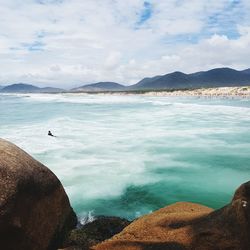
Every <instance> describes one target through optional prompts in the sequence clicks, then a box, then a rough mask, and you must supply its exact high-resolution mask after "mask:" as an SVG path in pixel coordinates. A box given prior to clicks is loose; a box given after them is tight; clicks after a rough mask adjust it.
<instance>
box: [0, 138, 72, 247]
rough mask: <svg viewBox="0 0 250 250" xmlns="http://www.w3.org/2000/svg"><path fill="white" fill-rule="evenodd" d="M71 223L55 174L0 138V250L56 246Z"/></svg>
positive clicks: (62, 191)
mask: <svg viewBox="0 0 250 250" xmlns="http://www.w3.org/2000/svg"><path fill="white" fill-rule="evenodd" d="M75 225H76V216H75V213H74V212H73V210H72V208H71V206H70V204H69V200H68V197H67V195H66V193H65V191H64V189H63V187H62V185H61V183H60V181H59V180H58V179H57V177H56V176H55V175H54V174H53V173H52V172H51V171H50V170H49V169H48V168H47V167H45V166H44V165H42V164H41V163H39V162H38V161H36V160H35V159H33V158H32V157H31V156H29V155H28V154H27V153H25V152H24V151H23V150H21V149H20V148H18V147H16V146H15V145H13V144H11V143H9V142H7V141H5V140H1V139H0V249H5V250H8V249H19V250H22V249H25V250H29V249H32V250H33V249H36V250H43V249H57V247H58V246H59V245H60V244H61V243H62V241H63V240H64V237H65V235H66V234H67V233H68V231H69V230H70V229H72V228H73V227H74V226H75Z"/></svg>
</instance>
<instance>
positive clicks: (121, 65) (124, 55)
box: [0, 0, 250, 88]
mask: <svg viewBox="0 0 250 250" xmlns="http://www.w3.org/2000/svg"><path fill="white" fill-rule="evenodd" d="M248 13H250V1H249V0H210V1H205V0H204V1H203V0H192V1H190V0H157V1H156V0H155V1H150V0H148V1H143V0H127V1H123V0H84V1H82V0H9V1H5V0H0V63H1V73H0V85H1V84H8V83H13V82H28V83H35V84H38V85H40V86H44V85H48V86H63V87H66V88H67V87H72V86H76V85H79V84H84V83H86V84H87V83H92V82H98V81H116V82H119V83H124V84H132V83H135V82H137V81H138V80H140V79H142V78H143V77H146V76H154V75H159V74H166V73H168V72H171V71H176V70H178V71H183V72H194V71H198V70H207V69H210V68H214V67H233V68H236V69H244V68H249V67H250V50H249V48H250V17H249V14H248Z"/></svg>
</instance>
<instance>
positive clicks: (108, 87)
mask: <svg viewBox="0 0 250 250" xmlns="http://www.w3.org/2000/svg"><path fill="white" fill-rule="evenodd" d="M124 89H125V86H123V85H121V84H119V83H116V82H98V83H93V84H88V85H83V86H81V87H77V88H74V89H72V91H76V92H77V91H87V92H98V91H120V90H124Z"/></svg>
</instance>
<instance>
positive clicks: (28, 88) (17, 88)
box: [0, 83, 64, 93]
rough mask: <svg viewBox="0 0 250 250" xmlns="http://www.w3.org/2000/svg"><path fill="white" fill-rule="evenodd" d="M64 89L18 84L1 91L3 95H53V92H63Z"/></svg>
mask: <svg viewBox="0 0 250 250" xmlns="http://www.w3.org/2000/svg"><path fill="white" fill-rule="evenodd" d="M62 91H64V90H63V89H59V88H51V87H45V88H39V87H36V86H34V85H31V84H25V83H16V84H11V85H8V86H5V87H3V88H2V89H0V92H2V93H52V92H62Z"/></svg>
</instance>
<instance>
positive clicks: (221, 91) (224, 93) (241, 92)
mask: <svg viewBox="0 0 250 250" xmlns="http://www.w3.org/2000/svg"><path fill="white" fill-rule="evenodd" d="M144 95H146V96H205V97H246V98H249V97H250V86H244V87H221V88H203V89H194V90H176V91H161V92H156V91H150V92H147V93H144Z"/></svg>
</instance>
